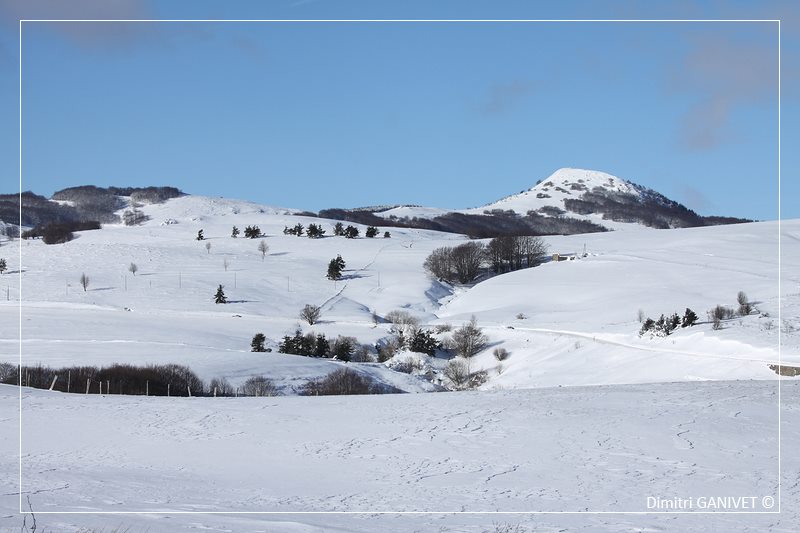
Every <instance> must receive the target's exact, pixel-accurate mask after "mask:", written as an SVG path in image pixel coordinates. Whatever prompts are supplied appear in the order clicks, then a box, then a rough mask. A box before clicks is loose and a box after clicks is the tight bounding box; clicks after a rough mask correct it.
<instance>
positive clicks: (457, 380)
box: [442, 357, 470, 390]
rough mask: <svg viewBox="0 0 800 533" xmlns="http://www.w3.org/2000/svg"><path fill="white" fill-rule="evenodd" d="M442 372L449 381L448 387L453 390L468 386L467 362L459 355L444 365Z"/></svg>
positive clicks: (468, 372)
mask: <svg viewBox="0 0 800 533" xmlns="http://www.w3.org/2000/svg"><path fill="white" fill-rule="evenodd" d="M442 374H443V375H444V377H445V378H447V380H448V381H449V382H450V388H452V389H454V390H463V389H466V388H468V386H469V379H470V371H469V363H468V362H467V361H466V360H465V359H462V358H459V357H457V358H455V359H451V360H450V361H448V363H447V364H446V365H445V367H444V369H443V370H442Z"/></svg>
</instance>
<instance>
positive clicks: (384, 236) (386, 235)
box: [383, 231, 392, 239]
mask: <svg viewBox="0 0 800 533" xmlns="http://www.w3.org/2000/svg"><path fill="white" fill-rule="evenodd" d="M391 236H392V234H391V233H389V232H388V231H384V232H383V238H384V239H389V238H391Z"/></svg>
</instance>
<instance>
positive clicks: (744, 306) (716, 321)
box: [708, 291, 755, 329]
mask: <svg viewBox="0 0 800 533" xmlns="http://www.w3.org/2000/svg"><path fill="white" fill-rule="evenodd" d="M736 303H738V304H739V308H738V309H736V310H734V309H733V308H732V307H727V306H724V305H717V306H715V307H713V308H711V309H709V310H708V319H709V320H710V321H711V327H712V328H713V329H722V321H723V320H730V319H732V318H733V317H735V316H736V315H739V316H747V315H749V314H751V313H752V312H753V311H754V310H755V306H754V305H753V304H752V302H750V300H749V299H748V298H747V294H745V293H744V291H739V293H738V294H737V295H736Z"/></svg>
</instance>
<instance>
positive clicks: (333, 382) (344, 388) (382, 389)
mask: <svg viewBox="0 0 800 533" xmlns="http://www.w3.org/2000/svg"><path fill="white" fill-rule="evenodd" d="M392 392H397V390H396V389H393V388H391V387H387V386H381V385H380V384H379V383H377V382H375V381H374V380H372V379H371V378H369V377H368V376H364V375H362V374H359V373H357V372H354V371H352V370H349V369H347V368H342V369H339V370H336V371H335V372H332V373H330V374H328V375H327V376H325V377H324V378H320V379H314V380H311V381H309V382H308V383H306V384H305V385H304V386H303V388H302V389H301V391H300V394H302V395H304V396H331V395H334V396H335V395H344V394H385V393H392Z"/></svg>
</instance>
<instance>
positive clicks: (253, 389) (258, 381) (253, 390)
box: [242, 376, 278, 396]
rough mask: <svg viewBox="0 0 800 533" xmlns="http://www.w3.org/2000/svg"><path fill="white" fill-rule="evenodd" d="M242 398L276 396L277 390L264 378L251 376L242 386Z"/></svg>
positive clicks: (270, 381)
mask: <svg viewBox="0 0 800 533" xmlns="http://www.w3.org/2000/svg"><path fill="white" fill-rule="evenodd" d="M242 395H243V396H277V395H278V388H277V387H276V386H275V384H274V383H273V382H272V380H271V379H269V378H268V377H266V376H253V377H251V378H249V379H248V380H247V381H245V382H244V385H242Z"/></svg>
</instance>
